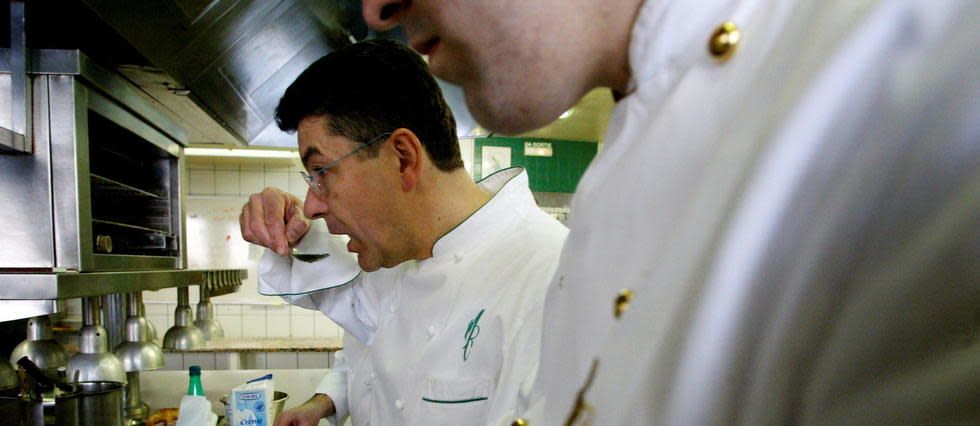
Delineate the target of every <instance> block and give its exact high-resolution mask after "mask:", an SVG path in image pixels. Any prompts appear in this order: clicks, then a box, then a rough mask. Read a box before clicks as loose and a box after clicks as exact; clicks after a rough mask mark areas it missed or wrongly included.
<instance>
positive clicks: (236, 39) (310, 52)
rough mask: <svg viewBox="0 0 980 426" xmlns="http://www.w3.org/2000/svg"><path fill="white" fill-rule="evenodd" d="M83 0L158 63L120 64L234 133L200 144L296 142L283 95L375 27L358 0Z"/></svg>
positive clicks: (177, 104)
mask: <svg viewBox="0 0 980 426" xmlns="http://www.w3.org/2000/svg"><path fill="white" fill-rule="evenodd" d="M82 1H83V3H85V5H87V6H88V7H89V8H91V10H92V11H94V12H95V14H97V15H98V16H99V17H100V18H101V19H103V20H104V22H105V23H107V24H108V25H109V26H110V27H112V28H113V29H114V30H115V31H116V32H118V34H119V35H121V36H122V38H123V39H125V40H126V41H127V42H128V43H129V44H130V45H132V47H133V48H135V49H136V50H137V51H139V52H140V53H141V54H142V55H143V56H145V57H146V59H147V60H149V62H150V63H151V64H152V66H150V67H145V66H123V67H120V68H118V71H119V72H121V73H122V74H124V75H126V76H127V78H129V79H130V81H132V82H134V83H136V84H137V85H139V86H140V87H141V88H142V89H143V90H144V91H146V92H147V93H149V94H150V95H151V96H154V97H155V98H156V99H157V100H158V101H160V102H161V103H163V104H164V105H166V107H168V108H169V109H171V110H172V111H175V112H176V113H177V114H178V115H181V116H186V117H189V118H187V120H200V119H201V118H200V117H207V116H210V117H211V118H213V119H214V121H215V122H216V123H217V124H218V125H220V127H221V128H223V129H224V130H225V131H226V132H227V134H228V135H229V136H230V137H228V138H226V139H225V140H216V141H215V140H204V141H195V140H193V139H192V140H191V141H190V142H192V143H206V142H218V143H226V144H227V143H238V144H246V143H248V144H256V145H271V146H292V145H293V144H294V141H293V138H292V137H290V136H288V135H283V134H282V132H280V131H279V130H278V129H277V128H276V126H275V122H274V120H273V112H274V110H275V106H276V104H277V103H278V101H279V97H280V96H281V95H282V93H283V92H284V91H285V89H286V87H287V86H288V85H289V83H291V82H292V81H293V80H294V79H295V78H296V76H298V75H299V73H300V72H302V70H303V69H305V68H306V67H307V66H308V65H309V64H310V63H312V62H313V61H315V60H316V59H317V58H319V57H321V56H323V55H324V54H326V53H329V52H330V51H332V50H334V49H336V48H338V47H341V46H343V45H346V44H348V43H350V42H351V41H352V40H354V39H355V38H364V37H366V36H367V29H366V27H365V26H364V24H363V22H362V21H361V17H360V2H359V1H357V0H284V1H260V0H198V1H195V0H82ZM181 99H183V105H182V104H181ZM190 101H193V102H190ZM185 108H186V109H188V110H189V113H186V114H182V110H183V109H185Z"/></svg>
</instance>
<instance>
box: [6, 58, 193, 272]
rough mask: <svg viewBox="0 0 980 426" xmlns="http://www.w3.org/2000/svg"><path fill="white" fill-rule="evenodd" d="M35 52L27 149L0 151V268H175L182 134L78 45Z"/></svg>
mask: <svg viewBox="0 0 980 426" xmlns="http://www.w3.org/2000/svg"><path fill="white" fill-rule="evenodd" d="M34 56H36V57H37V58H38V63H37V64H36V65H37V66H38V67H39V69H33V70H32V78H31V84H32V89H33V90H32V99H33V102H32V108H33V111H32V113H33V122H34V126H33V133H32V137H33V145H34V152H33V154H31V155H0V170H3V172H2V173H3V177H4V179H2V180H0V201H2V203H3V205H5V206H7V208H4V209H2V210H0V221H2V223H4V224H5V226H4V227H2V228H0V241H3V242H4V244H2V245H0V270H7V271H10V272H13V271H31V272H62V271H78V272H88V271H111V270H148V269H177V268H180V267H181V266H182V262H181V254H182V253H183V238H182V234H183V220H182V214H181V206H180V185H179V184H180V173H181V167H182V160H181V158H180V155H181V153H182V149H183V148H182V147H183V145H184V144H185V140H186V136H185V132H184V130H183V129H182V128H181V127H179V126H178V125H176V124H175V123H174V122H173V121H171V120H170V119H169V118H167V117H166V116H165V115H163V114H162V113H161V112H159V111H158V110H157V109H156V108H155V107H154V106H153V105H152V104H151V103H150V102H149V101H148V100H147V99H146V98H145V97H144V96H141V95H140V94H139V93H138V92H136V91H135V89H133V88H132V87H131V86H129V85H127V84H126V83H125V82H123V81H121V80H120V79H119V78H118V77H116V76H115V75H114V74H113V73H111V72H109V71H107V70H105V69H103V68H101V67H100V66H98V65H96V64H94V63H93V62H91V61H90V60H89V59H88V58H87V57H86V56H85V55H83V54H81V53H79V52H77V51H60V50H55V51H39V52H35V55H34ZM10 78H11V74H0V81H2V80H10ZM0 84H2V83H0ZM8 84H9V83H8ZM0 117H2V115H0ZM0 124H2V123H0Z"/></svg>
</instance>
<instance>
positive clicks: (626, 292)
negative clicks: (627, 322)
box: [613, 288, 633, 318]
mask: <svg viewBox="0 0 980 426" xmlns="http://www.w3.org/2000/svg"><path fill="white" fill-rule="evenodd" d="M631 300H633V290H632V289H628V288H624V289H622V290H620V291H619V294H618V295H616V305H615V306H614V308H613V314H614V315H616V318H619V317H620V316H622V315H623V312H626V310H627V309H629V308H630V301H631Z"/></svg>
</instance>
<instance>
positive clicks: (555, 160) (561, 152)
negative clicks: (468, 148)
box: [473, 137, 598, 192]
mask: <svg viewBox="0 0 980 426" xmlns="http://www.w3.org/2000/svg"><path fill="white" fill-rule="evenodd" d="M524 142H550V143H551V146H552V156H551V157H526V156H525V155H524ZM485 146H486V147H501V148H510V153H509V154H510V165H511V166H524V168H526V169H527V174H528V178H529V179H530V181H531V191H535V192H575V186H576V185H578V180H579V179H580V178H581V177H582V174H583V173H585V169H586V168H587V167H588V166H589V163H590V162H592V158H594V157H595V155H596V150H597V148H598V144H596V143H594V142H579V141H566V140H554V139H552V140H547V139H524V138H502V137H489V138H482V139H475V140H474V146H473V148H474V149H473V156H474V158H473V169H474V170H473V174H474V175H475V176H476V178H477V180H479V179H482V178H483V177H486V175H487V174H484V173H483V147H485Z"/></svg>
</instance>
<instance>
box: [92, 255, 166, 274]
mask: <svg viewBox="0 0 980 426" xmlns="http://www.w3.org/2000/svg"><path fill="white" fill-rule="evenodd" d="M181 257H182V256H181ZM91 260H92V268H91V270H93V271H118V270H124V269H128V270H137V269H142V270H150V269H173V268H180V267H181V260H180V257H166V256H127V255H119V254H112V255H107V254H93V255H92V256H91ZM86 270H88V269H86Z"/></svg>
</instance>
